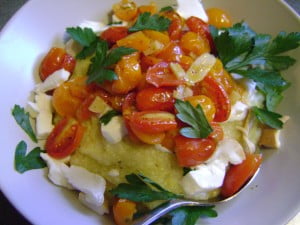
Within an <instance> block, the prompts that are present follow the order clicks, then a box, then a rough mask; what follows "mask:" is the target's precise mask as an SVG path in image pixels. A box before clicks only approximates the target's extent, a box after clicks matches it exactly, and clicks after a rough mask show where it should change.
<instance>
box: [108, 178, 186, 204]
mask: <svg viewBox="0 0 300 225" xmlns="http://www.w3.org/2000/svg"><path fill="white" fill-rule="evenodd" d="M126 180H127V182H128V183H121V184H119V185H118V186H117V187H116V188H114V189H112V190H111V191H110V193H111V194H112V195H114V196H117V197H119V198H125V199H129V200H131V201H135V202H152V201H156V200H170V199H175V198H182V196H181V195H177V194H174V193H172V192H169V191H167V190H165V189H164V188H162V187H161V186H160V185H158V184H157V183H155V182H154V181H152V180H150V179H149V178H147V177H144V176H143V175H140V174H139V175H137V174H130V175H127V176H126Z"/></svg>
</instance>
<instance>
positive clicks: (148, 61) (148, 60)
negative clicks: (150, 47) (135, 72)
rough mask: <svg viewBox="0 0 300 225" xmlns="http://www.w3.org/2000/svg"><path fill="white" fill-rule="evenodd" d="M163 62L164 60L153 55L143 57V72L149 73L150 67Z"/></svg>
mask: <svg viewBox="0 0 300 225" xmlns="http://www.w3.org/2000/svg"><path fill="white" fill-rule="evenodd" d="M159 62H162V59H159V58H157V57H155V56H151V55H142V57H141V62H140V64H141V68H142V71H143V72H147V70H148V69H149V67H151V66H154V65H155V64H157V63H159Z"/></svg>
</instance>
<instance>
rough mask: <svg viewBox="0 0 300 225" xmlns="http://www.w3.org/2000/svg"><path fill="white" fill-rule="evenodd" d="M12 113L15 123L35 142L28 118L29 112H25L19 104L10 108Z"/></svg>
mask: <svg viewBox="0 0 300 225" xmlns="http://www.w3.org/2000/svg"><path fill="white" fill-rule="evenodd" d="M12 115H13V117H14V118H15V120H16V122H17V124H19V126H20V127H21V128H22V129H23V130H24V131H25V133H26V134H27V135H28V136H29V137H30V139H31V140H32V141H33V142H35V143H37V138H36V135H35V133H34V131H33V129H32V126H31V124H30V120H29V113H28V112H25V110H24V108H22V107H20V106H19V105H15V106H14V108H13V110H12Z"/></svg>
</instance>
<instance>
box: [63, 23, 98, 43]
mask: <svg viewBox="0 0 300 225" xmlns="http://www.w3.org/2000/svg"><path fill="white" fill-rule="evenodd" d="M67 33H68V34H69V35H70V36H71V38H72V39H74V40H75V41H77V42H78V43H79V44H80V45H82V46H83V47H88V46H90V45H91V44H92V43H93V42H94V41H95V40H96V39H97V35H96V34H95V33H94V31H93V30H92V29H91V28H81V27H68V28H67Z"/></svg>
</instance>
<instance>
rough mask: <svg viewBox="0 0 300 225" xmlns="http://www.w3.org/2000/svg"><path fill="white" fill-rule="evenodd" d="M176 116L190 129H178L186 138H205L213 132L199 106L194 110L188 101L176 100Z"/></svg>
mask: <svg viewBox="0 0 300 225" xmlns="http://www.w3.org/2000/svg"><path fill="white" fill-rule="evenodd" d="M175 108H176V109H177V111H178V114H177V115H176V116H177V118H178V119H180V120H181V121H182V122H184V123H187V124H188V125H190V126H191V127H184V128H181V129H180V134H181V135H183V136H185V137H188V138H206V137H208V135H209V134H210V133H211V132H212V131H213V129H212V128H211V126H210V125H209V123H208V122H207V119H206V117H205V114H204V112H203V110H202V108H201V106H200V105H197V107H196V108H194V107H193V106H192V105H191V103H189V102H188V101H182V100H179V99H176V103H175Z"/></svg>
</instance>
